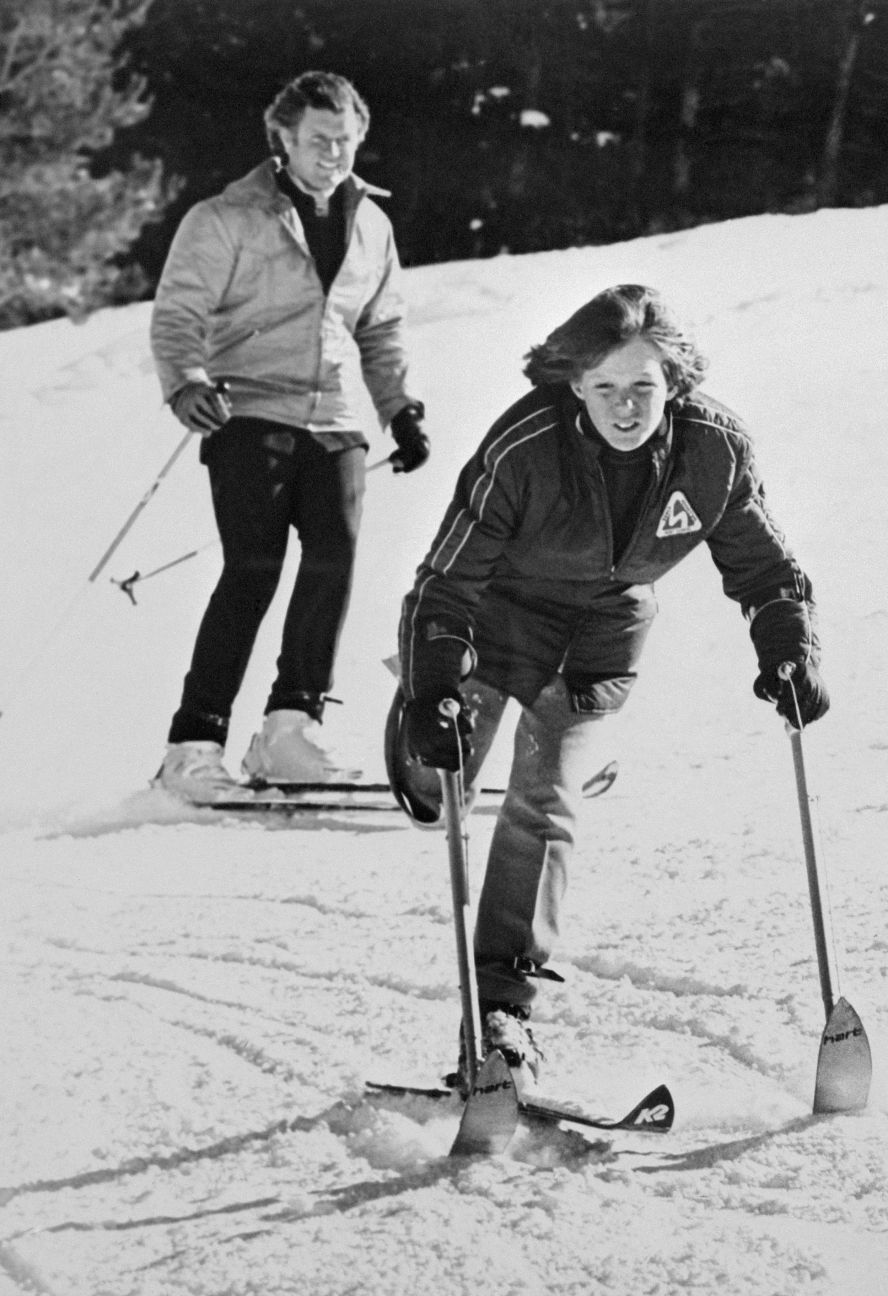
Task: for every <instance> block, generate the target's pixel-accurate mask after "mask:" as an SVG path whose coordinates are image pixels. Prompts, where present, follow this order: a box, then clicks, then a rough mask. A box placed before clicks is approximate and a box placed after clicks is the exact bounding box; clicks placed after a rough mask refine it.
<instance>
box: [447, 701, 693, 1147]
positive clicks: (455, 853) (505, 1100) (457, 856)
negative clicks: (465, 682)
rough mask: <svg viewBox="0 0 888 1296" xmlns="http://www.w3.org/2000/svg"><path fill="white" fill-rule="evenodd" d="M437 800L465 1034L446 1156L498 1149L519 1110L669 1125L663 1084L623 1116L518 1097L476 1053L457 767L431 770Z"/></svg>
mask: <svg viewBox="0 0 888 1296" xmlns="http://www.w3.org/2000/svg"><path fill="white" fill-rule="evenodd" d="M441 712H442V714H443V715H446V716H448V717H449V718H450V719H451V720H452V721H453V723H454V724H455V723H456V716H457V713H458V704H457V703H456V702H455V701H453V700H452V699H447V700H445V701H444V702H442V703H441ZM603 773H604V775H605V777H602V776H601V775H597V776H596V777H595V778H594V779H590V780H589V782H588V783H587V784H586V785H585V788H586V789H588V792H587V795H592V796H597V795H599V794H600V793H601V792H602V791H603V790H604V789H606V788H607V787H609V786H610V784H611V783H612V782H613V779H614V777H615V775H616V765H615V764H613V763H612V764H611V766H608V767H607V768H606V770H605V771H604V772H603ZM438 774H439V776H440V779H441V788H442V793H443V803H444V823H445V827H446V829H447V847H448V855H449V861H450V883H451V891H452V894H453V919H454V928H455V931H456V954H457V962H458V967H459V989H460V1000H461V1004H462V1020H463V1035H464V1038H465V1054H466V1071H467V1076H468V1080H469V1093H468V1097H467V1099H466V1104H465V1107H464V1109H463V1114H462V1119H461V1121H460V1125H459V1130H458V1131H457V1135H456V1139H455V1140H454V1143H453V1146H452V1148H451V1149H450V1155H451V1156H470V1155H473V1154H477V1153H484V1154H486V1155H488V1156H490V1155H497V1154H498V1153H501V1152H505V1150H506V1148H507V1147H508V1145H509V1142H510V1141H511V1139H512V1136H513V1134H514V1133H515V1131H516V1129H517V1126H518V1118H519V1115H521V1114H524V1115H526V1116H528V1117H530V1118H531V1119H533V1118H536V1119H539V1120H545V1121H548V1122H553V1123H556V1124H557V1123H558V1122H560V1121H562V1120H563V1121H567V1122H573V1123H575V1124H580V1125H588V1126H592V1127H594V1128H596V1129H631V1130H646V1131H663V1132H665V1131H666V1130H669V1129H670V1128H671V1126H672V1122H673V1119H674V1116H675V1107H674V1104H673V1101H672V1095H671V1094H670V1092H669V1090H668V1089H667V1088H666V1086H665V1085H659V1086H658V1087H657V1088H656V1089H654V1090H652V1091H651V1093H649V1094H647V1095H646V1097H645V1098H643V1099H642V1101H641V1102H640V1103H638V1104H637V1105H636V1106H635V1107H633V1108H632V1110H631V1111H630V1112H628V1113H627V1115H625V1116H623V1117H622V1118H619V1119H612V1118H608V1117H599V1116H595V1115H592V1114H590V1113H583V1112H581V1111H577V1110H574V1109H573V1108H564V1107H560V1106H559V1105H558V1104H552V1103H548V1102H545V1101H544V1100H542V1099H540V1100H537V1099H536V1098H535V1096H529V1097H528V1098H527V1099H526V1100H525V1099H524V1098H523V1096H522V1095H521V1094H520V1093H519V1090H518V1087H517V1085H516V1077H515V1075H513V1073H512V1071H511V1069H510V1067H509V1065H508V1063H507V1062H506V1059H505V1058H504V1057H503V1055H502V1053H501V1052H500V1051H499V1049H492V1050H491V1052H490V1053H488V1055H487V1057H482V1052H483V1044H482V1022H481V1011H480V1006H479V1003H478V982H477V978H476V975H475V959H474V952H473V940H472V936H473V932H472V929H473V926H474V923H473V915H472V904H471V896H470V891H469V869H468V849H467V843H468V833H467V831H466V827H465V814H464V802H465V795H464V794H465V787H464V780H463V773H462V771H461V770H460V771H455V772H451V771H450V770H439V771H438Z"/></svg>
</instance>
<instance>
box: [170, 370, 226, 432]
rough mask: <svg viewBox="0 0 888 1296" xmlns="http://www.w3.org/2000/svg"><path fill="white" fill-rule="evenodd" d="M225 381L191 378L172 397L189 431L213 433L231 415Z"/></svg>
mask: <svg viewBox="0 0 888 1296" xmlns="http://www.w3.org/2000/svg"><path fill="white" fill-rule="evenodd" d="M227 390H228V389H227V387H226V386H225V383H222V382H219V383H216V385H215V387H214V386H213V385H212V384H211V383H205V382H188V383H186V384H185V386H184V387H180V388H179V390H178V391H177V392H176V393H175V394H174V395H173V396H172V397H171V398H170V409H171V410H172V411H173V413H174V414H175V416H176V418H177V419H178V420H179V422H180V423H181V424H182V425H183V426H184V427H187V428H188V431H189V432H199V433H200V435H201V436H212V434H213V433H214V432H216V431H218V429H219V428H220V427H221V426H222V424H223V423H227V422H228V420H229V419H230V418H231V401H230V400H229V399H228V395H227Z"/></svg>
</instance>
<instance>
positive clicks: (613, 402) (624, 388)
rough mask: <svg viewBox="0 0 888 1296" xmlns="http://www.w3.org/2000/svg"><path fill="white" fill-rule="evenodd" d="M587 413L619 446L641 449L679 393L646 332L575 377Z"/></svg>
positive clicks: (609, 440) (574, 383) (601, 433)
mask: <svg viewBox="0 0 888 1296" xmlns="http://www.w3.org/2000/svg"><path fill="white" fill-rule="evenodd" d="M571 387H572V388H573V390H574V393H575V394H576V395H577V396H579V398H580V400H581V401H582V402H583V403H584V405H585V406H586V409H587V411H588V413H589V418H590V419H591V420H592V422H593V423H594V424H595V427H596V429H597V430H598V432H599V433H600V435H601V436H602V437H604V439H605V441H606V442H607V443H608V445H611V446H613V447H614V449H615V450H637V449H638V447H639V446H642V445H644V443H645V441H648V440H650V438H651V437H652V436H653V435H654V433H655V432H656V430H657V428H658V427H659V426H660V422H661V420H662V418H663V410H664V409H665V406H666V402H667V400H669V399H670V397H671V396H674V395H675V391H674V389H673V388H671V387H670V386H669V384H668V383H667V381H666V376H665V374H664V373H663V358H662V356H661V354H660V352H659V351H658V350H657V348H656V347H655V346H654V345H653V343H651V342H648V341H646V340H645V339H644V338H638V337H637V338H633V339H632V341H631V342H625V343H624V344H623V345H622V346H619V347H617V348H616V349H615V350H613V351H611V352H610V353H609V354H608V355H606V356H605V357H604V359H603V360H601V361H599V363H598V364H597V365H595V366H594V368H592V369H586V370H584V371H583V373H582V374H581V375H580V377H579V378H578V379H577V380H576V381H575V382H572V383H571Z"/></svg>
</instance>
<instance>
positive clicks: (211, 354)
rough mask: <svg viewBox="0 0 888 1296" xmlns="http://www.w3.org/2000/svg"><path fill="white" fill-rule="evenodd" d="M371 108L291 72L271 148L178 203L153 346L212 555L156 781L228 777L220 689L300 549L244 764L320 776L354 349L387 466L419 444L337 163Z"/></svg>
mask: <svg viewBox="0 0 888 1296" xmlns="http://www.w3.org/2000/svg"><path fill="white" fill-rule="evenodd" d="M369 120H370V118H369V112H368V109H367V106H366V104H365V103H364V101H363V100H362V99H361V97H360V95H359V94H358V93H357V91H356V90H355V88H354V86H352V85H351V83H350V82H348V81H347V80H346V79H345V78H344V77H341V76H337V75H335V74H333V73H327V72H306V73H304V74H302V75H301V76H299V77H297V78H296V79H295V80H293V81H292V82H290V83H289V84H288V85H287V86H286V87H285V88H284V89H283V90H282V91H281V93H280V94H279V95H278V96H277V97H276V99H275V100H274V102H273V103H272V104H271V105H270V106H269V108H268V109H267V110H266V113H265V125H266V131H267V135H268V141H269V145H270V147H271V150H272V154H273V157H272V158H271V159H270V160H268V161H266V162H263V163H262V164H260V165H259V166H258V167H256V168H255V169H254V170H252V171H251V172H249V174H248V175H246V176H244V177H243V178H242V179H240V180H238V181H236V182H234V183H233V184H230V185H228V187H227V188H226V189H225V190H224V191H223V192H222V193H221V194H219V195H218V196H217V197H215V198H210V199H208V200H206V201H203V202H199V203H197V204H196V205H195V206H194V207H192V208H191V210H190V211H189V212H188V213H187V214H186V216H185V218H184V219H183V221H182V223H181V225H180V227H179V229H178V231H177V233H176V236H175V239H174V240H173V243H172V246H171V248H170V252H169V256H168V259H167V262H166V265H165V267H164V270H163V274H162V277H161V280H160V284H159V286H158V290H157V295H156V300H155V304H154V311H153V316H152V323H151V344H152V350H153V353H154V358H155V362H156V365H157V369H158V373H159V376H160V380H161V384H162V387H163V393H164V397H165V399H166V400H167V401H168V402H169V404H170V406H171V408H172V411H173V413H174V414H175V415H176V417H177V418H178V419H179V421H180V422H181V423H183V424H184V426H185V427H187V428H189V429H190V430H191V431H193V432H196V433H198V434H199V435H200V436H201V437H202V438H204V439H203V442H202V445H201V460H202V462H203V463H204V464H206V466H207V468H208V470H209V478H210V487H211V490H212V497H213V507H214V511H215V516H216V522H217V525H218V528H219V534H220V537H221V540H222V551H223V558H224V566H223V570H222V574H221V577H220V579H219V582H218V584H217V586H216V588H215V590H214V592H213V595H212V597H211V599H210V602H209V605H208V607H207V609H206V611H205V613H204V617H203V620H202V622H201V625H200V629H199V631H198V634H197V640H196V643H195V646H194V652H193V656H192V660H191V666H190V670H189V671H188V674H187V676H186V678H185V682H184V688H183V692H182V697H181V702H180V705H179V708H178V710H177V711H176V713H175V715H174V717H173V720H172V724H171V727H170V730H169V736H168V747H167V752H166V756H165V758H164V761H163V765H162V767H161V770H160V773H159V776H158V780H159V782H160V784H161V785H162V786H164V787H166V788H168V789H169V790H171V791H173V792H176V793H178V794H180V795H183V796H185V797H195V798H198V799H203V800H206V799H212V798H213V797H224V796H225V795H227V794H229V793H230V790H231V788H232V786H233V785H234V782H235V780H234V779H233V778H232V776H231V775H230V774H229V773H228V771H227V770H226V768H225V766H224V764H223V753H224V747H225V742H226V738H227V734H228V726H229V721H230V716H231V709H232V705H233V703H234V699H235V697H236V695H237V693H238V690H239V689H240V686H241V683H242V680H243V677H244V674H245V671H246V668H247V664H248V662H249V658H250V654H251V652H252V649H253V644H254V642H255V638H256V634H257V632H258V629H259V625H260V623H261V621H262V618H263V616H264V614H265V612H266V611H267V609H268V607H269V604H270V603H271V600H272V597H273V595H274V593H275V589H276V587H277V584H278V581H279V578H280V574H281V569H282V566H283V562H284V556H285V552H286V547H287V540H288V535H289V530H290V527H293V528H295V530H296V531H297V533H298V535H299V540H300V544H301V560H300V565H299V571H298V574H297V577H296V582H295V586H294V589H293V593H292V596H291V598H290V602H289V607H288V610H287V613H286V618H285V623H284V629H283V638H282V644H281V651H280V656H279V658H278V662H277V677H276V679H275V681H274V683H273V684H272V687H271V691H270V693H269V696H268V701H267V704H266V707H265V718H264V722H263V725H262V729H261V732H259V733H257V734H256V735H255V736H254V738H253V740H252V742H251V744H250V748H249V750H248V752H247V754H246V756H245V758H244V761H243V770H244V772H245V773H246V774H247V775H248V776H250V777H251V778H252V779H254V780H257V781H259V782H269V783H271V782H274V781H275V780H276V779H295V780H298V779H311V780H328V779H330V778H335V777H337V775H339V776H340V777H341V776H342V775H343V771H338V770H337V769H336V766H335V763H334V762H333V761H332V759H331V757H330V755H329V752H328V751H327V750H326V749H325V747H324V743H323V739H322V735H321V728H320V726H321V722H322V719H323V712H324V703H325V699H326V696H327V694H328V690H329V688H330V686H331V683H332V678H333V664H334V658H335V654H336V648H337V644H338V641H339V635H340V631H341V629H342V624H343V621H344V618H345V614H346V609H347V605H348V601H349V595H350V590H351V582H352V573H353V568H354V559H355V547H356V541H357V534H358V527H359V521H360V514H361V504H362V499H363V493H364V475H365V456H366V451H367V449H368V444H367V440H366V437H365V436H364V433H363V432H362V431H361V430H360V418H359V415H358V412H357V408H356V404H355V397H356V394H357V393H356V392H355V390H354V379H353V378H351V376H350V372H349V371H350V365H351V361H352V359H353V358H354V357H357V359H358V360H359V361H360V369H361V374H362V377H363V380H364V383H365V385H366V387H367V389H368V391H369V393H370V396H371V398H372V400H373V403H374V405H375V408H376V411H377V414H378V417H379V420H380V423H381V425H382V426H383V427H385V426H386V425H388V426H390V428H391V432H392V436H393V437H394V440H395V442H396V445H397V447H398V448H397V450H396V451H395V452H394V453H393V454H392V455H391V456H390V459H391V462H392V465H393V468H394V471H395V472H405V473H407V472H412V471H413V470H414V469H416V468H418V467H420V465H421V464H423V463H424V462H425V460H426V459H427V458H428V454H429V442H428V438H427V436H426V434H425V432H424V431H423V428H422V421H423V416H424V410H423V405H422V403H421V401H419V400H417V399H415V398H414V397H413V396H411V394H410V392H409V390H408V386H407V361H406V355H405V345H404V321H403V303H402V300H401V296H400V293H399V287H398V279H399V273H400V267H399V263H398V255H397V251H396V248H395V243H394V238H393V234H392V228H391V224H390V222H389V220H388V218H387V217H386V216H385V215H384V213H383V212H382V210H381V208H380V207H379V206H378V205H377V204H376V203H375V202H374V201H373V197H371V195H374V196H378V195H380V194H384V192H385V191H383V190H379V189H374V188H373V187H372V186H371V185H368V184H366V183H364V182H363V181H362V180H359V179H358V178H357V177H356V176H355V175H353V173H352V168H353V165H354V160H355V154H356V152H357V149H358V146H359V145H360V144H361V142H362V141H363V139H364V137H365V135H366V133H367V128H368V125H369Z"/></svg>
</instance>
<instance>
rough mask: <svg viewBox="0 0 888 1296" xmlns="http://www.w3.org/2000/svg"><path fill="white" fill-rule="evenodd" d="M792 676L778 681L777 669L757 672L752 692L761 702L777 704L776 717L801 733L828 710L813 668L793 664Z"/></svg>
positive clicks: (769, 667) (826, 694)
mask: <svg viewBox="0 0 888 1296" xmlns="http://www.w3.org/2000/svg"><path fill="white" fill-rule="evenodd" d="M791 664H792V668H793V669H792V674H791V676H790V677H789V678H788V679H782V678H781V675H780V671H781V667H780V666H768V667H766V668H765V669H764V670H762V671H760V672H759V674H758V676H757V678H756V681H755V683H754V684H753V686H752V691H753V693H755V695H756V697H760V698H762V699H763V701H765V702H776V703H777V714H778V715H781V716H783V718H784V720H788V721H789V723H790V724H791V725H792V727H793V728H794V729H804V727H805V726H806V725H809V724H813V722H814V721H815V720H819V719H820V718H821V716H825V715H826V713H827V711H828V710H829V694H828V693H827V691H826V685H825V684H824V682H823V680H822V679H821V677H820V674H819V672H818V670H817V667H816V666H814V665H812V663H811V662H795V663H791Z"/></svg>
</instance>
